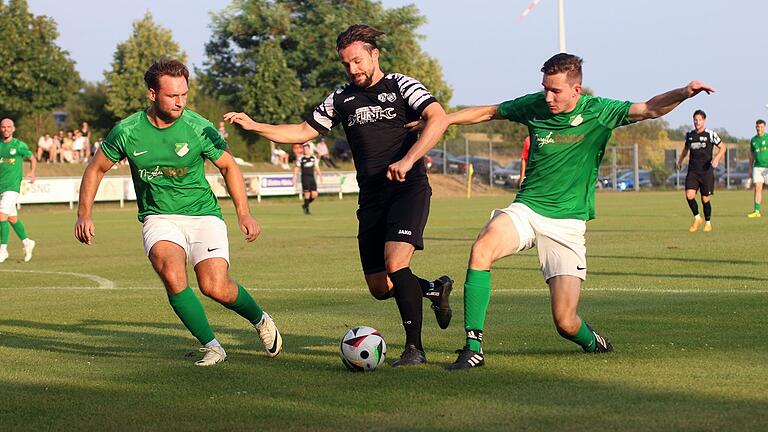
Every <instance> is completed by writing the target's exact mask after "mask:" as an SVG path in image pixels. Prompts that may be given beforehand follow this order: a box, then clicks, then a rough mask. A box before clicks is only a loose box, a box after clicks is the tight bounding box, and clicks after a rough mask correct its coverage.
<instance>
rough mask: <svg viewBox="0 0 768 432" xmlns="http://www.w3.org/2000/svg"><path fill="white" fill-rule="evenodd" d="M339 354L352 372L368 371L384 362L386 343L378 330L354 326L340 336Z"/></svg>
mask: <svg viewBox="0 0 768 432" xmlns="http://www.w3.org/2000/svg"><path fill="white" fill-rule="evenodd" d="M339 354H340V355H341V362H342V363H344V366H346V367H347V368H348V369H349V370H351V371H352V372H370V371H372V370H374V369H376V368H377V367H379V366H380V365H381V364H382V363H384V358H385V357H386V355H387V344H386V343H385V342H384V338H383V337H382V336H381V333H379V332H378V330H376V329H373V328H371V327H366V326H360V327H354V328H351V329H349V331H348V332H347V334H345V335H344V337H343V338H341V344H340V353H339Z"/></svg>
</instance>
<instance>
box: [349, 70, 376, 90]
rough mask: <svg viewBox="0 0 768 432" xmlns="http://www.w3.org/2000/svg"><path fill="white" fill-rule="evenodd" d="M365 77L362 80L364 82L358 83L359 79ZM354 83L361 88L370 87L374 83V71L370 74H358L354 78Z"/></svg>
mask: <svg viewBox="0 0 768 432" xmlns="http://www.w3.org/2000/svg"><path fill="white" fill-rule="evenodd" d="M361 75H362V76H364V77H365V79H363V80H362V82H358V80H357V79H358V77H360V76H361ZM352 82H353V83H355V85H356V86H358V87H360V88H367V87H370V85H371V83H372V82H373V71H371V72H370V73H368V72H362V73H359V74H356V75H355V76H354V77H352Z"/></svg>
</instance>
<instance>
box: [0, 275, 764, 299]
mask: <svg viewBox="0 0 768 432" xmlns="http://www.w3.org/2000/svg"><path fill="white" fill-rule="evenodd" d="M0 271H17V272H20V271H26V270H0ZM35 273H52V274H63V275H76V276H82V277H86V278H89V279H91V278H95V279H92V280H97V279H98V280H102V281H104V282H106V284H108V285H106V286H104V285H101V284H100V285H99V286H98V287H93V286H86V287H76V286H60V287H59V286H42V287H23V288H19V287H0V291H2V290H19V289H24V290H46V289H47V290H102V289H112V290H114V291H154V290H163V287H162V286H160V285H158V286H152V287H150V286H138V287H115V286H114V283H113V282H112V281H110V280H107V279H104V278H100V277H98V276H93V275H86V274H82V273H65V272H35ZM248 291H253V292H318V293H319V292H360V293H367V292H368V291H366V290H365V289H364V288H321V287H308V288H249V289H248ZM582 291H586V292H626V293H636V294H708V293H709V294H768V290H766V289H756V290H749V289H711V290H705V289H698V288H692V289H668V290H664V289H642V288H582ZM492 292H494V293H504V294H514V293H541V294H548V291H547V289H546V288H522V289H503V288H502V289H494V290H492Z"/></svg>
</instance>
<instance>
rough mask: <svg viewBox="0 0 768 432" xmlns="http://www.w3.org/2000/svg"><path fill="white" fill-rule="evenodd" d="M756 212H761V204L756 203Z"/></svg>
mask: <svg viewBox="0 0 768 432" xmlns="http://www.w3.org/2000/svg"><path fill="white" fill-rule="evenodd" d="M755 211H756V212H759V211H760V203H759V202H756V203H755Z"/></svg>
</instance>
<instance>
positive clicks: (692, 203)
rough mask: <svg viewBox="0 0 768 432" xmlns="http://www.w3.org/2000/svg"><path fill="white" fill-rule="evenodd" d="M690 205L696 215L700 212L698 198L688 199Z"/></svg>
mask: <svg viewBox="0 0 768 432" xmlns="http://www.w3.org/2000/svg"><path fill="white" fill-rule="evenodd" d="M688 207H690V208H691V213H693V215H694V216H696V215H698V214H699V205H698V204H697V203H696V198H694V199H689V200H688Z"/></svg>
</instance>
